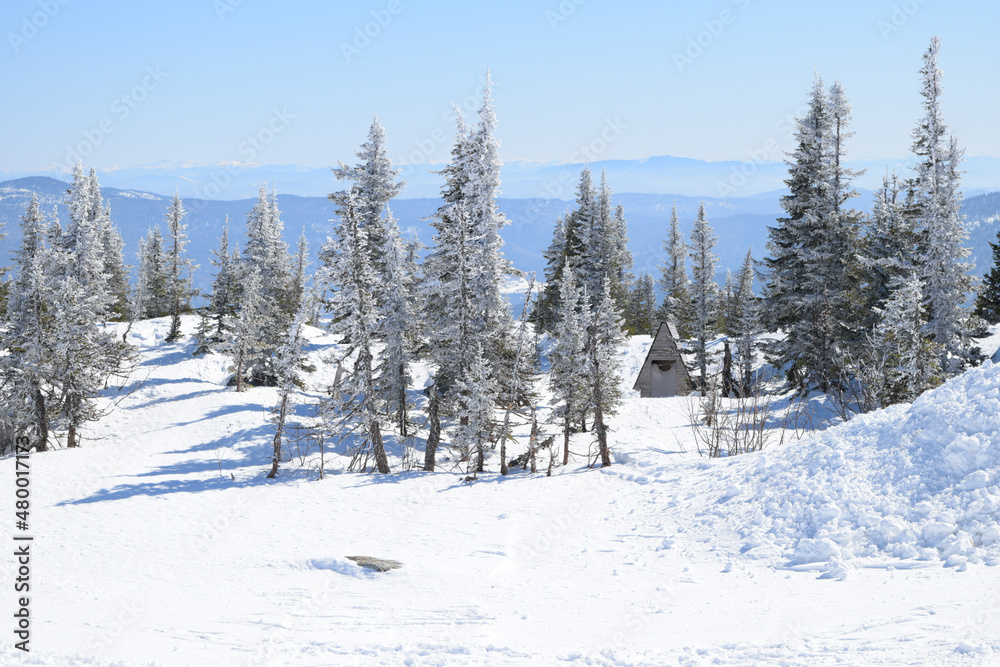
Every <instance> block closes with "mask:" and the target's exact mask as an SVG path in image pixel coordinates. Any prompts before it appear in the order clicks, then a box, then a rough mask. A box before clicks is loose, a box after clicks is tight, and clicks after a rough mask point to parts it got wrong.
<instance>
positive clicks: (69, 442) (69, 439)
mask: <svg viewBox="0 0 1000 667" xmlns="http://www.w3.org/2000/svg"><path fill="white" fill-rule="evenodd" d="M66 446H67V447H79V446H80V445H79V444H78V443H77V441H76V424H73V423H70V425H69V431H68V432H67V433H66Z"/></svg>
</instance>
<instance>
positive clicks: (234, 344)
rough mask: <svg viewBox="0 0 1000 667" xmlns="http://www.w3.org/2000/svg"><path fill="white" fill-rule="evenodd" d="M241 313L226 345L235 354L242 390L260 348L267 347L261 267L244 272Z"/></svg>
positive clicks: (238, 384) (235, 375)
mask: <svg viewBox="0 0 1000 667" xmlns="http://www.w3.org/2000/svg"><path fill="white" fill-rule="evenodd" d="M241 280H242V286H241V289H240V313H239V317H238V318H237V319H236V326H235V328H234V331H233V335H232V339H231V340H230V342H229V344H228V345H227V346H226V348H227V351H228V352H229V353H230V354H231V355H232V357H233V379H232V383H233V384H235V385H236V391H238V392H242V391H243V385H244V384H245V383H246V381H247V378H253V377H254V374H255V368H254V363H256V360H258V359H260V351H261V350H262V349H263V348H264V347H265V345H266V342H265V341H264V332H263V331H262V329H263V323H264V317H263V313H264V310H265V305H264V303H263V301H264V297H263V288H262V286H261V278H260V270H259V269H258V268H257V267H256V266H254V265H250V266H249V267H248V269H247V271H246V272H245V273H242V274H241Z"/></svg>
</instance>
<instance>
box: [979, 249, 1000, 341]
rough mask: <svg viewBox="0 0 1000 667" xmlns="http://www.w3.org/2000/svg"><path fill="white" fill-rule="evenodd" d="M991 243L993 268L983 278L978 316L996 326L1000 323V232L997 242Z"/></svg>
mask: <svg viewBox="0 0 1000 667" xmlns="http://www.w3.org/2000/svg"><path fill="white" fill-rule="evenodd" d="M989 243H990V251H991V252H992V255H993V266H992V267H990V272H989V273H987V274H986V275H985V276H983V283H982V287H981V288H980V290H979V295H978V296H977V297H976V315H978V316H979V317H980V318H982V320H983V321H985V322H987V323H988V324H996V323H997V322H1000V232H997V242H996V243H992V242H989Z"/></svg>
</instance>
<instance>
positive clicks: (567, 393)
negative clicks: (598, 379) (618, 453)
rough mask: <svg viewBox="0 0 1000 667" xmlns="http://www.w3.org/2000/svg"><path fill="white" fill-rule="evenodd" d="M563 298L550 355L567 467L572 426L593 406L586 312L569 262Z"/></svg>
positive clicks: (564, 274) (555, 415) (556, 413)
mask: <svg viewBox="0 0 1000 667" xmlns="http://www.w3.org/2000/svg"><path fill="white" fill-rule="evenodd" d="M562 277H563V279H562V294H561V295H560V300H559V303H560V304H561V305H560V309H559V318H558V320H557V321H556V325H555V328H554V329H553V331H552V337H553V339H554V341H555V345H554V346H553V348H552V351H551V353H550V354H549V363H550V370H549V387H550V388H551V390H552V400H553V401H554V402H555V403H556V408H555V410H553V411H552V417H553V419H555V420H557V421H561V422H562V426H563V456H562V462H563V465H566V464H568V463H569V436H570V433H571V432H572V425H573V423H574V421H575V419H576V418H577V415H578V414H579V413H580V412H581V410H582V409H583V407H584V406H585V405H587V404H588V403H589V400H588V399H589V393H588V392H589V390H590V387H589V385H588V381H587V377H586V375H585V371H586V366H585V363H584V359H585V351H584V342H585V336H586V331H585V326H586V322H585V321H584V318H585V317H588V316H589V309H586V310H585V307H584V301H583V296H582V293H581V292H580V289H579V287H577V284H576V278H575V276H574V275H573V268H572V267H571V266H570V263H569V261H568V260H567V261H566V265H565V267H564V268H563V272H562Z"/></svg>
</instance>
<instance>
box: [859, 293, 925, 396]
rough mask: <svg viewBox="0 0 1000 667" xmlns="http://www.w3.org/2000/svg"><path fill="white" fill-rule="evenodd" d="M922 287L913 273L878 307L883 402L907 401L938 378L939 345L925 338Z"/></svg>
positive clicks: (877, 342)
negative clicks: (882, 366) (883, 366)
mask: <svg viewBox="0 0 1000 667" xmlns="http://www.w3.org/2000/svg"><path fill="white" fill-rule="evenodd" d="M922 300H923V288H922V285H921V281H920V279H919V278H917V277H916V275H911V276H910V278H909V279H907V280H901V281H899V282H898V283H897V286H896V288H895V289H894V290H893V291H892V293H891V296H890V298H889V300H888V301H887V302H886V304H885V307H884V308H881V309H878V311H877V312H878V317H879V319H878V322H877V324H876V326H875V348H876V349H875V351H876V355H877V356H878V357H879V358H881V359H883V360H884V364H885V371H884V378H883V382H882V386H881V387H880V388H879V391H878V394H879V398H880V399H881V401H882V404H883V405H889V404H892V403H907V402H910V401H912V400H913V399H915V398H916V397H917V396H919V395H920V394H921V393H923V391H924V390H925V389H928V388H929V387H932V386H934V385H935V384H937V383H938V382H939V381H940V377H939V373H940V366H939V364H938V350H937V349H936V348H937V347H938V346H937V345H936V344H935V343H932V342H931V341H928V340H927V339H926V338H924V334H923V331H924V328H925V326H926V325H925V323H926V317H925V313H924V306H923V305H922Z"/></svg>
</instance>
